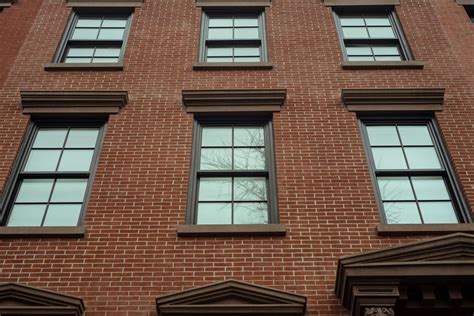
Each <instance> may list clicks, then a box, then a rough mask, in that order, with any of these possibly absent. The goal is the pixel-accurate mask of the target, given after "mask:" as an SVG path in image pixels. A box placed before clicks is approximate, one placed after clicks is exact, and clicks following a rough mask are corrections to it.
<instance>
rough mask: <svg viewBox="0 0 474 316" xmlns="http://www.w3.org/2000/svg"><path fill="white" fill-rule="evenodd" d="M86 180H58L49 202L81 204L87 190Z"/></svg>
mask: <svg viewBox="0 0 474 316" xmlns="http://www.w3.org/2000/svg"><path fill="white" fill-rule="evenodd" d="M87 182H88V181H87V179H58V180H57V181H56V185H55V186H54V192H53V196H52V197H51V202H78V203H82V201H83V200H84V194H85V193H86V188H87Z"/></svg>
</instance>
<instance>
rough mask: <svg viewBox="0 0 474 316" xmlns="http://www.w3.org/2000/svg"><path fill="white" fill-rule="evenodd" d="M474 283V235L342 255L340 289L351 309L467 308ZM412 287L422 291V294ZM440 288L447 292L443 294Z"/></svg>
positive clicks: (473, 303)
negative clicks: (414, 294) (410, 294)
mask: <svg viewBox="0 0 474 316" xmlns="http://www.w3.org/2000/svg"><path fill="white" fill-rule="evenodd" d="M472 289H474V235H469V234H464V233H456V234H452V235H447V236H443V237H438V238H434V239H429V240H422V241H418V242H414V243H409V244H405V245H401V246H396V247H392V248H387V249H382V250H378V251H372V252H366V253H361V254H355V255H351V256H346V257H342V258H340V259H339V263H338V269H337V276H336V289H335V291H336V294H337V296H338V297H339V299H340V300H341V302H342V304H343V305H344V306H345V307H346V308H349V309H350V310H351V311H352V315H354V316H359V315H364V314H363V313H364V310H365V309H366V308H369V307H371V308H372V307H388V308H392V309H394V310H403V308H417V309H421V310H423V308H431V309H432V310H430V311H433V310H436V308H441V307H443V308H447V306H448V307H449V306H450V304H454V303H456V304H455V307H456V308H457V309H459V310H461V311H463V312H473V311H474V297H471V296H469V295H467V293H468V292H470V291H472ZM408 293H418V294H417V297H418V298H419V299H418V300H416V299H413V295H412V296H411V297H409V295H408ZM436 293H438V294H436ZM439 293H445V294H443V295H444V296H443V297H442V298H441V297H440V295H439ZM442 299H443V300H444V301H443V302H441V301H440V302H437V300H442ZM428 300H431V301H432V303H430V304H428V305H429V306H427V305H426V304H427V301H428ZM446 301H447V302H448V304H446ZM452 307H453V308H454V305H452ZM425 312H426V311H425Z"/></svg>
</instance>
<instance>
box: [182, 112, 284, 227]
mask: <svg viewBox="0 0 474 316" xmlns="http://www.w3.org/2000/svg"><path fill="white" fill-rule="evenodd" d="M232 124H233V125H239V124H242V125H252V124H255V125H257V124H258V125H264V129H265V138H266V143H265V149H266V151H265V152H266V157H265V158H266V161H267V164H268V210H269V214H268V222H269V224H279V212H278V199H277V195H278V192H277V186H276V184H277V179H276V170H275V149H274V143H273V126H272V118H271V116H266V115H264V116H262V117H261V118H258V117H257V118H255V117H252V118H249V117H245V116H244V117H239V116H235V117H224V118H222V117H213V118H206V117H196V118H195V120H194V126H193V143H192V156H191V168H190V175H189V188H188V199H187V208H186V224H187V225H194V226H201V225H197V224H195V215H196V214H195V209H196V203H197V199H196V193H197V183H198V181H197V179H198V175H197V172H198V163H199V155H200V145H201V130H202V126H203V125H206V126H209V125H216V126H218V125H221V126H222V125H232ZM187 225H183V227H181V229H179V230H178V234H180V232H185V231H186V230H187V231H189V228H188V229H187V228H186V227H185V226H187ZM262 225H265V224H261V225H255V226H254V225H237V224H234V225H212V226H215V227H217V228H216V229H215V231H214V232H213V231H212V230H209V231H207V232H206V231H205V230H200V233H199V234H196V235H205V234H206V233H209V234H211V235H213V234H216V235H228V234H227V232H229V233H230V235H233V234H232V231H231V230H228V229H225V227H226V226H227V227H229V226H233V229H234V233H236V234H239V233H240V234H241V233H243V232H246V233H248V234H250V235H252V231H251V229H250V230H249V228H248V226H254V227H257V226H259V227H261V226H262ZM205 226H211V225H202V227H205ZM239 227H240V228H242V229H239ZM269 228H270V229H268V230H269V231H275V230H276V231H278V232H280V233H277V234H280V235H281V230H282V229H283V230H285V231H286V229H285V228H284V227H283V228H282V227H281V226H278V227H276V226H275V227H269ZM198 230H199V229H198ZM222 230H224V232H222ZM254 230H255V231H254V232H253V233H255V234H257V235H259V234H260V233H261V228H257V229H254ZM196 232H197V230H195V229H194V230H193V229H191V231H190V234H188V235H192V234H193V233H196ZM270 234H271V232H270ZM183 235H185V234H183Z"/></svg>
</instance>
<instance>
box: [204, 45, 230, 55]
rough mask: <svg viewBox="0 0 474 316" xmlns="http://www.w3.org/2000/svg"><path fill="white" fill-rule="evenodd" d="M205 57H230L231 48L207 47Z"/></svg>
mask: <svg viewBox="0 0 474 316" xmlns="http://www.w3.org/2000/svg"><path fill="white" fill-rule="evenodd" d="M207 56H231V57H232V47H219V48H218V47H208V48H207Z"/></svg>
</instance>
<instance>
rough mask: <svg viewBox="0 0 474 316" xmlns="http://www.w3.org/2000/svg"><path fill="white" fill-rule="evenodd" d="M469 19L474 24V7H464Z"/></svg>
mask: <svg viewBox="0 0 474 316" xmlns="http://www.w3.org/2000/svg"><path fill="white" fill-rule="evenodd" d="M464 10H465V11H466V14H467V17H468V19H469V20H470V21H471V23H473V24H474V5H464Z"/></svg>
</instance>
